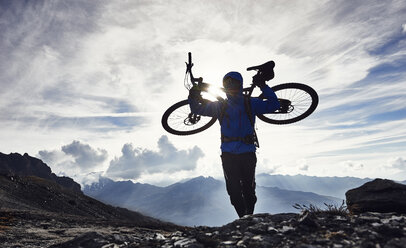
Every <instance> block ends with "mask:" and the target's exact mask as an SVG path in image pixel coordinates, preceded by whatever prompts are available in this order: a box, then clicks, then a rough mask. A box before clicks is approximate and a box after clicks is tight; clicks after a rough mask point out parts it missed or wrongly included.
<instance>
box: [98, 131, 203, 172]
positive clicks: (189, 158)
mask: <svg viewBox="0 0 406 248" xmlns="http://www.w3.org/2000/svg"><path fill="white" fill-rule="evenodd" d="M121 152H122V155H121V156H120V157H116V158H114V159H113V160H112V161H111V162H110V166H109V168H108V169H107V171H106V175H107V176H108V177H112V178H122V179H137V178H139V177H140V176H141V175H142V174H153V173H175V172H179V171H183V170H194V169H195V168H196V166H197V164H196V163H197V160H198V159H199V158H201V157H202V156H203V152H202V151H201V150H200V148H198V147H197V146H194V147H193V148H191V149H188V150H180V149H177V148H176V147H175V146H174V145H173V144H172V143H171V142H169V139H168V137H167V136H165V135H164V136H162V137H161V138H160V139H159V141H158V151H153V150H148V149H143V148H134V147H133V145H132V144H125V145H124V146H123V148H122V150H121Z"/></svg>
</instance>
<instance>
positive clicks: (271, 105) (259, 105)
mask: <svg viewBox="0 0 406 248" xmlns="http://www.w3.org/2000/svg"><path fill="white" fill-rule="evenodd" d="M261 91H262V94H263V96H264V99H259V98H253V99H252V101H251V104H252V111H253V114H255V115H261V114H267V113H272V112H274V111H275V110H277V109H279V108H280V104H279V101H278V98H277V96H276V94H275V92H274V91H273V90H272V89H271V88H270V87H269V86H268V85H264V86H262V87H261Z"/></svg>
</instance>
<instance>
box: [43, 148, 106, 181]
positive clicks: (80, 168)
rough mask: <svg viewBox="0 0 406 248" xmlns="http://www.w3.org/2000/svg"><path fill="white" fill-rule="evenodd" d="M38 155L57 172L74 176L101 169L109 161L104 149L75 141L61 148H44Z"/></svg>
mask: <svg viewBox="0 0 406 248" xmlns="http://www.w3.org/2000/svg"><path fill="white" fill-rule="evenodd" d="M38 157H39V158H40V159H42V160H43V161H44V162H45V163H47V164H48V165H49V166H50V167H51V169H52V171H53V172H54V173H56V174H64V175H67V176H70V177H73V178H76V177H78V176H80V175H83V174H87V173H90V172H94V171H97V170H99V169H98V168H100V166H102V165H103V164H104V162H106V161H107V158H108V154H107V151H106V150H104V149H100V148H97V149H94V148H92V147H91V146H90V145H88V144H83V143H81V142H80V141H73V142H72V143H71V144H68V145H64V146H62V147H61V149H60V150H52V151H47V150H42V151H39V152H38Z"/></svg>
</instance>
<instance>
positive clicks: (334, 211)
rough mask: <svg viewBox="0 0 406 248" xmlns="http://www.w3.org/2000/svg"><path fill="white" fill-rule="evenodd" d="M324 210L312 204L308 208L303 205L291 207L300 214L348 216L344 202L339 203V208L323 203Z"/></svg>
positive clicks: (296, 204) (297, 204)
mask: <svg viewBox="0 0 406 248" xmlns="http://www.w3.org/2000/svg"><path fill="white" fill-rule="evenodd" d="M324 205H325V206H326V208H324V209H322V208H320V207H318V206H315V205H313V204H310V205H309V206H307V205H305V204H299V203H295V204H294V205H293V206H292V207H294V208H296V209H298V210H300V211H301V212H305V211H307V212H310V213H328V214H331V215H341V216H347V215H348V214H349V211H348V208H347V205H345V201H344V200H343V202H342V203H341V205H340V206H338V205H335V204H327V203H324Z"/></svg>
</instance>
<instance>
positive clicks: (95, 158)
mask: <svg viewBox="0 0 406 248" xmlns="http://www.w3.org/2000/svg"><path fill="white" fill-rule="evenodd" d="M62 151H63V152H64V153H65V154H67V155H71V156H72V157H73V158H74V159H75V161H74V162H75V163H76V164H77V165H79V166H80V167H86V168H89V167H94V166H97V165H99V164H100V163H102V162H104V161H105V160H106V159H107V151H106V150H103V149H97V150H95V149H93V148H91V147H90V146H89V145H87V144H82V143H80V142H79V141H73V142H72V143H71V144H69V145H66V146H62Z"/></svg>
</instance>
